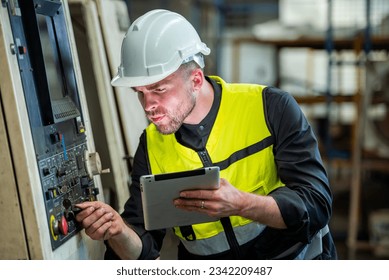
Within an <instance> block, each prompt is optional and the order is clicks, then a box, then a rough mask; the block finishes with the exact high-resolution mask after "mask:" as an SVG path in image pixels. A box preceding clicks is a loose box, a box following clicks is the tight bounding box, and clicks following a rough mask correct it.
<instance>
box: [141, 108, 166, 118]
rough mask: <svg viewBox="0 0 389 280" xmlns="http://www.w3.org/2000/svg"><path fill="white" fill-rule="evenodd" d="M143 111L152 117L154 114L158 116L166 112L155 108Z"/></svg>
mask: <svg viewBox="0 0 389 280" xmlns="http://www.w3.org/2000/svg"><path fill="white" fill-rule="evenodd" d="M145 113H146V116H147V117H154V116H158V115H166V114H167V112H166V110H163V109H156V110H153V111H145Z"/></svg>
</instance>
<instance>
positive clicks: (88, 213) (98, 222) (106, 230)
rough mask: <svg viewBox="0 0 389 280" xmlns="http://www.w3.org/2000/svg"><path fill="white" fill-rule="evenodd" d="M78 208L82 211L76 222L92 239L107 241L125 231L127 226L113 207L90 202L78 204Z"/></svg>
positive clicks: (98, 202)
mask: <svg viewBox="0 0 389 280" xmlns="http://www.w3.org/2000/svg"><path fill="white" fill-rule="evenodd" d="M76 207H78V208H80V209H81V211H80V212H79V213H78V214H77V215H76V220H77V221H78V222H79V223H81V224H82V226H83V227H84V229H85V233H86V234H87V235H88V236H89V237H90V238H92V239H94V240H107V239H109V238H111V237H112V236H115V235H118V234H120V233H121V232H122V231H123V227H124V226H125V224H124V222H123V220H122V218H121V217H120V215H119V213H117V212H116V211H115V210H114V209H113V208H112V207H111V206H109V205H107V204H105V203H103V202H100V201H88V202H83V203H80V204H76Z"/></svg>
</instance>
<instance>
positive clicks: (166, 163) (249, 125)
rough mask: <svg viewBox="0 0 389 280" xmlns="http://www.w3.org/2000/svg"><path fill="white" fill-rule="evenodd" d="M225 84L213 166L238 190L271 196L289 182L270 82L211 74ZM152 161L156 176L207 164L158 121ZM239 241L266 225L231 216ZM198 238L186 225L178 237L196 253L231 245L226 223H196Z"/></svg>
mask: <svg viewBox="0 0 389 280" xmlns="http://www.w3.org/2000/svg"><path fill="white" fill-rule="evenodd" d="M211 78H212V79H213V80H215V81H216V82H217V83H219V84H221V86H222V97H221V104H220V108H219V112H218V114H217V117H216V120H215V123H214V125H213V127H212V130H211V133H210V135H209V138H208V141H207V144H206V151H207V152H208V154H209V156H210V159H211V160H212V165H217V166H219V167H220V169H221V171H220V177H221V178H225V179H227V180H228V181H229V182H230V183H231V184H232V185H233V186H235V187H236V188H237V189H239V190H241V191H245V192H250V193H255V194H258V195H267V194H269V193H270V192H271V191H273V190H275V189H276V188H278V187H281V186H283V185H284V184H283V183H282V182H281V181H280V179H279V177H278V175H277V169H276V164H275V160H274V155H273V150H272V149H273V138H272V135H271V132H270V130H269V128H268V125H267V122H266V116H265V108H264V104H263V96H262V91H263V89H264V88H265V86H261V85H252V84H228V83H226V82H224V81H223V80H222V79H221V78H219V77H216V76H213V77H211ZM146 137H147V138H146V141H147V153H148V160H149V164H150V167H151V172H152V173H153V174H161V173H166V172H176V171H184V170H191V169H196V168H200V167H203V163H202V161H201V158H200V157H199V154H198V153H197V152H196V151H194V150H192V149H190V148H187V147H185V146H183V145H181V144H180V143H178V142H177V140H176V138H175V135H174V134H170V135H163V134H161V133H159V132H158V130H157V128H156V126H155V125H154V124H150V125H149V126H148V127H147V129H146ZM230 220H231V224H232V226H233V228H234V233H235V236H236V237H237V240H238V242H239V244H244V243H246V242H248V241H250V240H252V239H253V238H255V237H256V236H258V234H259V233H260V232H261V231H262V230H263V229H264V227H265V226H264V225H261V224H258V223H256V222H253V221H251V220H249V219H246V218H243V217H238V216H233V217H230ZM192 227H193V231H194V233H195V236H196V240H195V242H191V241H188V240H187V239H185V238H184V236H183V234H182V233H181V231H180V228H178V227H177V228H175V229H174V231H175V233H176V235H177V236H178V237H179V238H180V239H181V240H182V242H183V243H184V245H185V247H186V248H187V250H188V251H189V252H191V253H194V254H201V255H206V254H214V253H219V252H222V251H223V250H227V249H228V244H227V241H226V240H225V239H226V238H225V236H224V234H223V233H224V229H223V226H222V224H221V222H220V221H216V222H210V223H203V224H196V225H192Z"/></svg>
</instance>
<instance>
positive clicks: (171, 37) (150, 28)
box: [111, 9, 211, 87]
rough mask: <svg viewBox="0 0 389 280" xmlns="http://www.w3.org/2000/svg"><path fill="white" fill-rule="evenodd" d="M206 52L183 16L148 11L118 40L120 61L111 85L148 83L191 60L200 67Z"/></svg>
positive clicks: (154, 81) (208, 51) (164, 11)
mask: <svg viewBox="0 0 389 280" xmlns="http://www.w3.org/2000/svg"><path fill="white" fill-rule="evenodd" d="M210 52H211V51H210V49H209V48H208V47H207V46H206V44H204V43H203V42H201V39H200V37H199V35H198V34H197V32H196V30H195V29H194V27H193V26H192V25H191V24H190V23H189V22H188V21H187V20H186V19H185V18H184V17H183V16H181V15H179V14H177V13H174V12H171V11H167V10H161V9H157V10H152V11H149V12H147V13H146V14H144V15H143V16H141V17H139V18H138V19H136V20H135V21H134V22H133V23H132V24H131V26H130V27H129V29H128V30H127V33H126V35H125V37H124V39H123V43H122V50H121V64H120V66H119V69H118V73H117V75H116V76H115V77H114V78H113V79H112V81H111V84H112V85H113V86H125V87H136V86H145V85H150V84H153V83H156V82H159V81H160V80H162V79H164V78H166V77H167V76H169V75H170V74H172V73H173V72H175V71H176V70H177V69H178V68H179V67H180V65H181V64H182V63H185V62H189V61H191V60H194V61H196V62H197V63H198V64H199V65H200V67H202V68H203V67H204V60H203V55H208V54H209V53H210Z"/></svg>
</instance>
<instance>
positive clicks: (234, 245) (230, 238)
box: [197, 150, 240, 259]
mask: <svg viewBox="0 0 389 280" xmlns="http://www.w3.org/2000/svg"><path fill="white" fill-rule="evenodd" d="M197 153H198V155H199V157H200V159H201V162H202V163H203V165H204V167H210V166H212V160H211V157H210V156H209V154H208V152H207V150H202V151H198V152H197ZM220 222H221V224H222V226H223V229H224V233H225V235H226V238H227V242H228V245H229V246H230V249H231V252H232V254H233V256H234V258H235V259H240V248H239V243H238V240H237V239H236V236H235V233H234V229H233V227H232V224H231V220H230V218H229V217H223V218H221V219H220Z"/></svg>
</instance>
